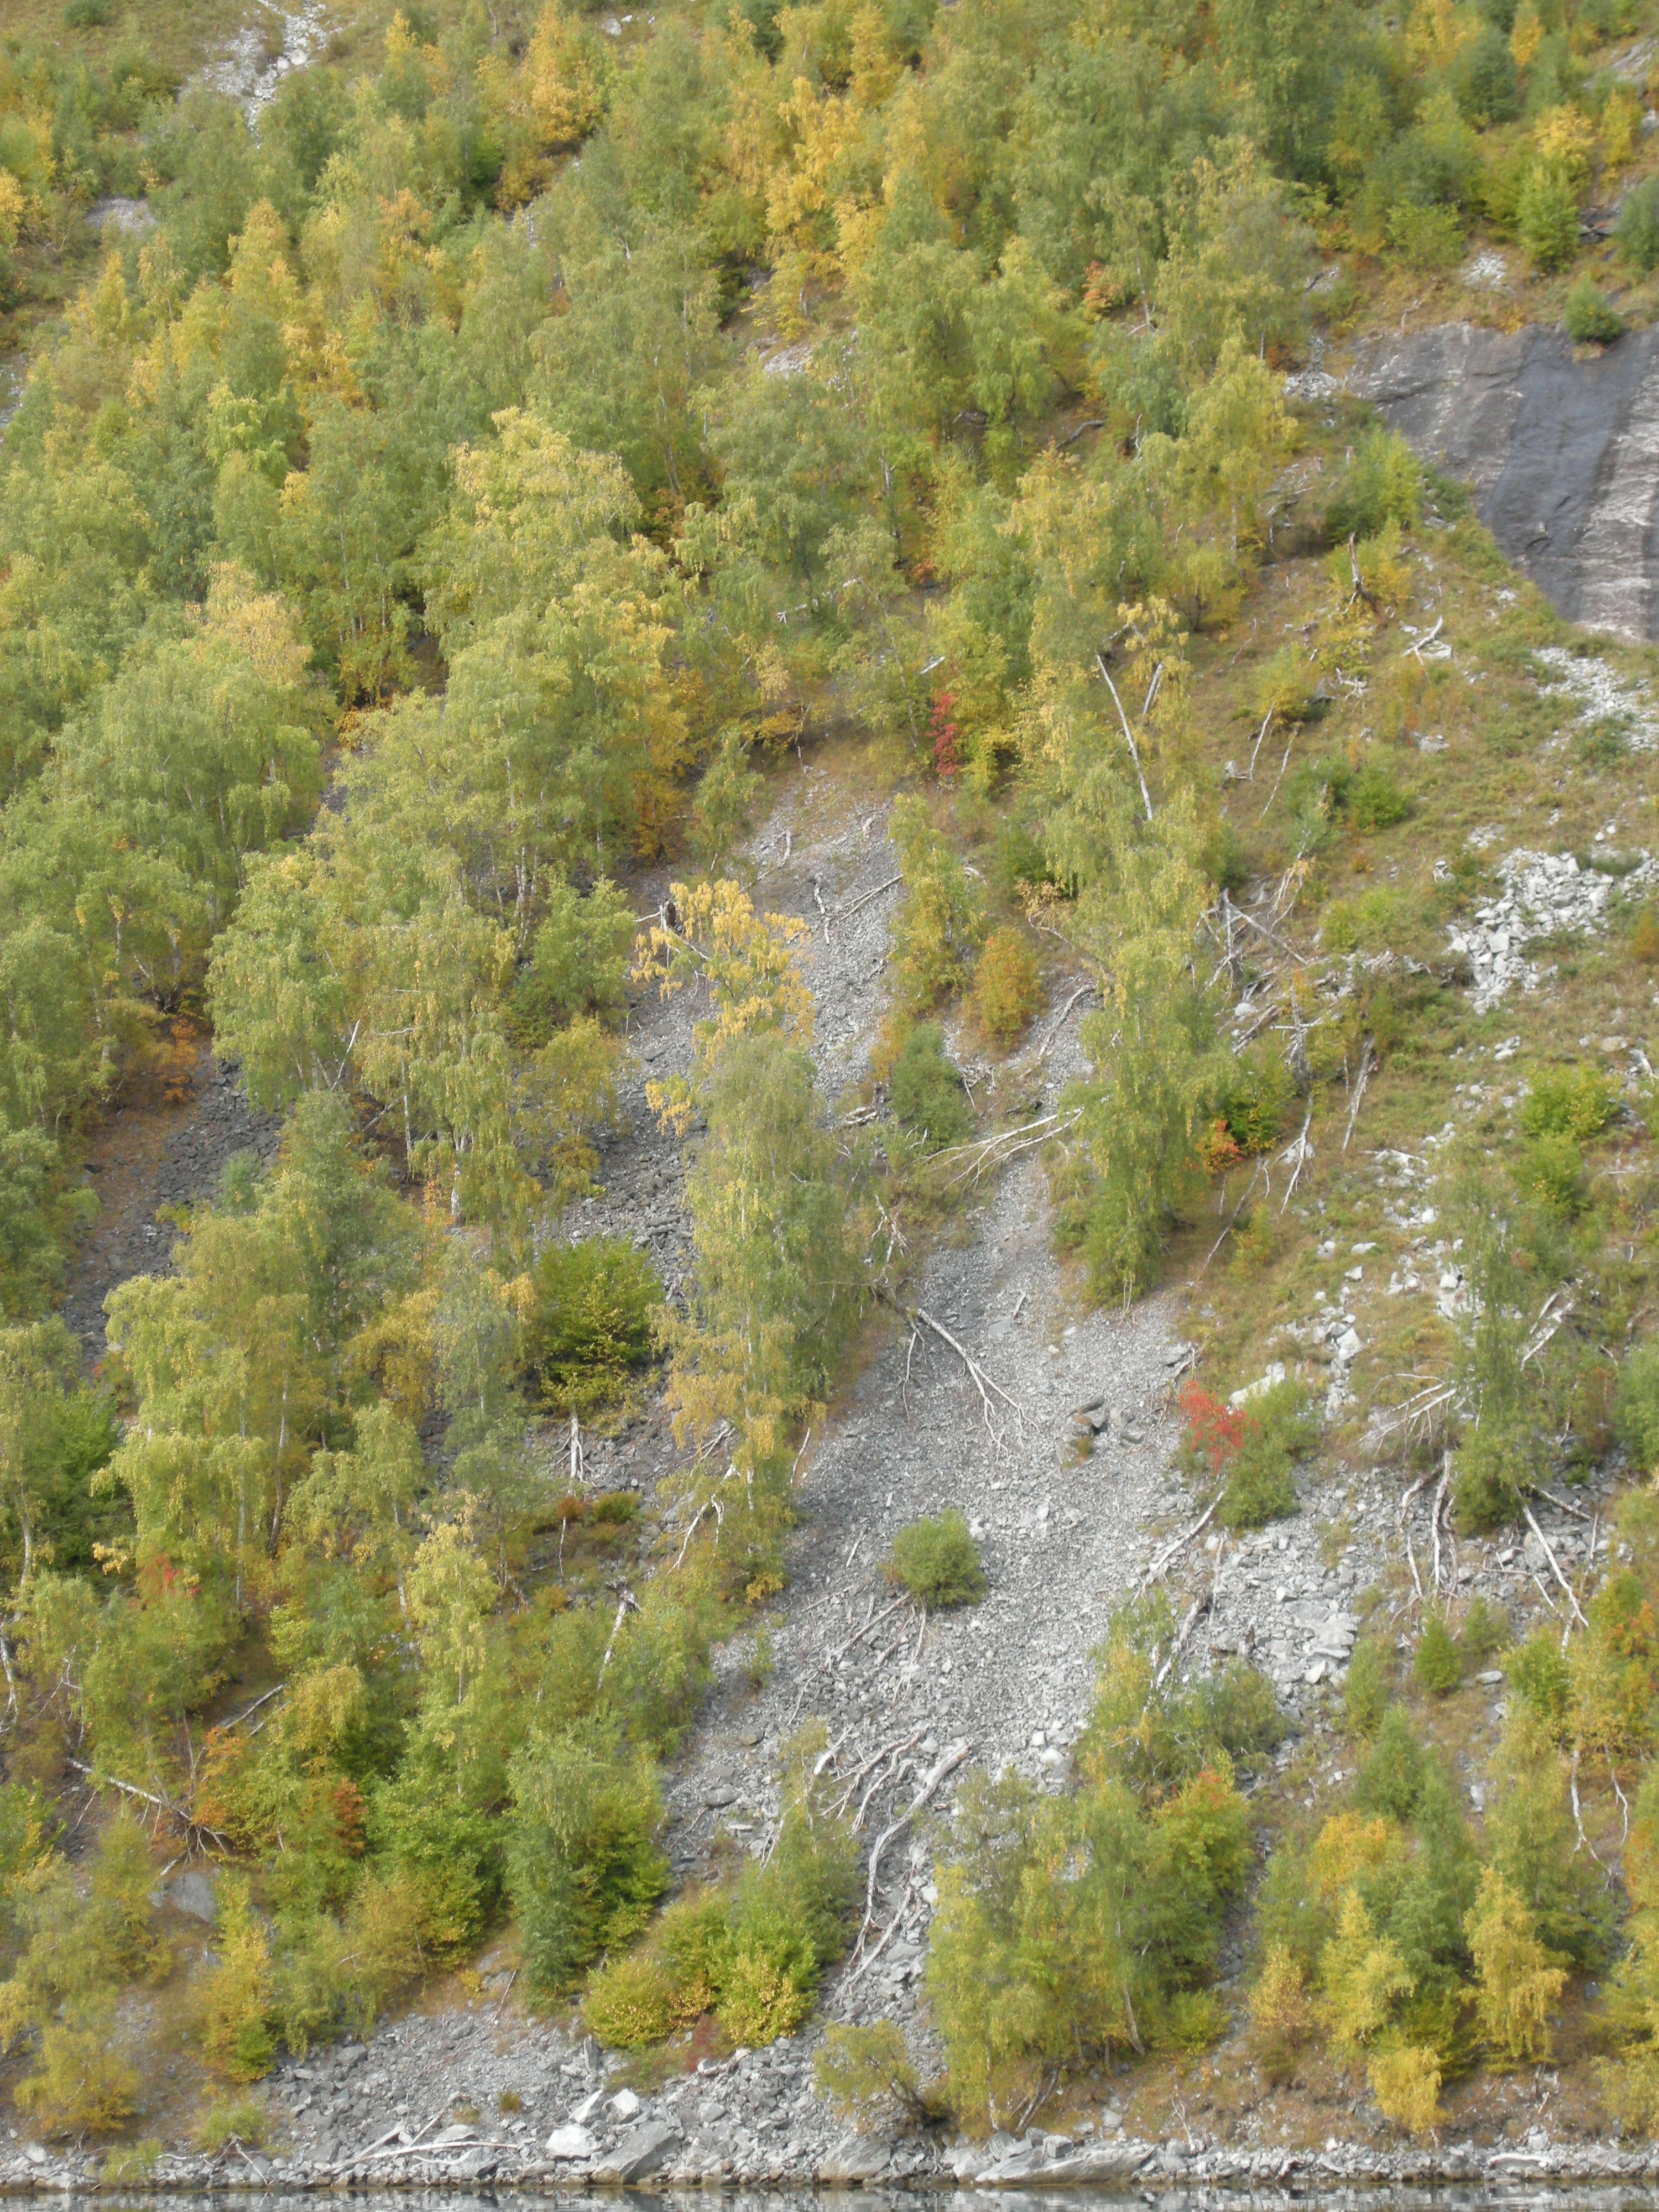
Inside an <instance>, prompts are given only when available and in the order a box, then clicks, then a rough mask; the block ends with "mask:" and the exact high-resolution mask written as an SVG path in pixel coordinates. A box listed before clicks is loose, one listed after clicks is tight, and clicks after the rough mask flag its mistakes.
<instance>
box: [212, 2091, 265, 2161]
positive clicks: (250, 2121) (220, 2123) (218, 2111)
mask: <svg viewBox="0 0 1659 2212" xmlns="http://www.w3.org/2000/svg"><path fill="white" fill-rule="evenodd" d="M269 2139H270V2113H269V2112H267V2111H266V2110H265V2108H264V2106H263V2105H262V2104H261V2103H260V2102H259V2100H258V2098H257V2097H237V2098H234V2099H233V2100H232V2101H231V2102H230V2103H228V2104H214V2105H210V2106H208V2109H207V2111H206V2112H204V2114H203V2116H202V2118H200V2119H199V2120H198V2121H197V2124H196V2147H197V2149H198V2150H206V2151H215V2150H222V2149H223V2148H224V2147H225V2145H226V2144H227V2143H230V2142H239V2143H240V2144H241V2145H242V2146H243V2147H244V2148H245V2149H248V2150H258V2148H259V2146H260V2145H261V2144H262V2143H264V2142H267V2141H269Z"/></svg>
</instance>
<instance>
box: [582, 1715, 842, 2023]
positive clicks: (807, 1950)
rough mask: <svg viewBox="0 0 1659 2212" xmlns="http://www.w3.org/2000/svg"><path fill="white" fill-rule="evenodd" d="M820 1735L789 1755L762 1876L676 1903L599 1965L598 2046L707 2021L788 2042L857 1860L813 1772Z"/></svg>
mask: <svg viewBox="0 0 1659 2212" xmlns="http://www.w3.org/2000/svg"><path fill="white" fill-rule="evenodd" d="M822 1742H823V1737H822V1734H821V1732H820V1733H819V1734H817V1735H814V1736H810V1737H804V1738H802V1739H801V1740H800V1741H799V1742H798V1743H797V1744H796V1745H795V1746H794V1747H793V1752H792V1758H793V1769H794V1771H793V1777H792V1778H791V1780H790V1783H789V1784H788V1789H787V1808H786V1810H785V1814H784V1820H783V1827H782V1832H781V1834H780V1836H779V1838H778V1843H777V1846H776V1849H775V1850H774V1851H773V1853H772V1856H771V1857H770V1858H769V1860H768V1862H767V1863H765V1864H764V1865H757V1864H755V1863H750V1864H749V1865H748V1866H746V1867H745V1868H744V1871H743V1872H742V1874H741V1875H738V1878H737V1880H736V1881H733V1882H732V1883H729V1884H727V1885H726V1886H725V1887H722V1888H720V1889H714V1890H704V1891H702V1892H698V1893H693V1894H690V1895H688V1896H685V1897H683V1898H679V1899H676V1900H675V1902H674V1903H673V1904H672V1905H670V1906H669V1908H668V1910H667V1911H665V1913H664V1914H663V1915H662V1917H661V1918H660V1919H659V1921H658V1923H657V1924H656V1926H655V1927H654V1928H653V1929H652V1931H651V1933H650V1935H649V1936H648V1937H647V1941H646V1942H644V1944H642V1945H641V1947H640V1948H639V1949H638V1950H636V1951H635V1952H633V1953H631V1954H629V1955H628V1956H627V1957H625V1958H621V1959H615V1960H609V1961H607V1962H606V1964H605V1966H602V1967H600V1968H599V1970H598V1971H597V1972H595V1973H594V1975H593V1976H592V1979H591V1980H590V1982H589V1984H588V1991H587V1996H586V1999H585V2000H584V2011H585V2014H586V2020H587V2023H588V2026H589V2027H591V2028H592V2031H593V2033H594V2034H596V2035H597V2036H599V2038H600V2039H601V2040H602V2041H604V2042H606V2043H610V2044H612V2045H616V2046H617V2048H619V2049H625V2050H638V2049H641V2048H643V2047H644V2046H646V2045H649V2044H653V2043H659V2042H660V2041H661V2040H662V2039H663V2037H664V2036H665V2035H667V2034H669V2033H671V2031H672V2030H673V2029H675V2028H677V2027H684V2026H686V2025H687V2024H688V2023H689V2022H690V2021H693V2020H695V2019H696V2018H697V2016H698V2015H700V2014H702V2013H707V2012H712V2013H713V2014H714V2016H715V2018H716V2019H717V2020H718V2021H719V2022H720V2027H722V2028H723V2029H724V2031H725V2032H726V2034H727V2035H728V2036H729V2037H730V2038H731V2039H732V2042H734V2043H743V2044H747V2045H750V2048H751V2049H752V2048H754V2047H756V2046H757V2045H761V2044H765V2043H773V2042H775V2041H776V2040H777V2039H778V2037H780V2036H781V2035H790V2034H793V2033H794V2031H795V2029H796V2028H798V2027H799V2026H800V2024H801V2022H802V2021H804V2020H805V2018H806V2015H807V2014H808V2013H809V2012H810V2011H811V2006H812V1998H813V1993H814V1991H815V1990H816V1989H817V1983H818V1979H819V1977H820V1976H821V1975H822V1973H823V1969H824V1968H825V1967H826V1966H828V1965H829V1963H830V1962H831V1961H832V1960H834V1959H836V1958H837V1957H839V1955H840V1954H841V1952H842V1950H843V1949H844V1948H845V1947H846V1942H847V1916H848V1910H849V1908H850V1906H851V1905H852V1902H853V1899H854V1895H855V1894H856V1888H857V1854H856V1848H855V1846H854V1842H853V1838H852V1836H851V1834H850V1832H849V1831H848V1826H847V1824H846V1822H845V1821H844V1820H839V1819H836V1818H835V1817H833V1816H832V1815H831V1814H830V1813H829V1809H828V1797H827V1787H828V1785H827V1784H824V1782H823V1779H822V1778H820V1777H817V1776H815V1775H814V1773H813V1771H812V1766H813V1763H814V1757H815V1754H816V1753H817V1750H818V1749H819V1748H821V1746H822Z"/></svg>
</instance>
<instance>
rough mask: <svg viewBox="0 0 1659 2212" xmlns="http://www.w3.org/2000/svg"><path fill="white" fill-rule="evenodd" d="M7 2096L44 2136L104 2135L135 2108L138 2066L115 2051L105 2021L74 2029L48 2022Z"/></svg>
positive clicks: (121, 2124)
mask: <svg viewBox="0 0 1659 2212" xmlns="http://www.w3.org/2000/svg"><path fill="white" fill-rule="evenodd" d="M12 2094H13V2096H14V2098H15V2100H16V2104H17V2108H18V2110H19V2111H20V2112H27V2113H28V2114H30V2115H31V2116H32V2117H33V2118H34V2119H35V2120H36V2121H37V2122H38V2124H40V2127H41V2128H42V2129H43V2130H44V2131H45V2132H46V2134H47V2135H52V2136H89V2135H91V2136H101V2135H108V2134H109V2133H111V2131H112V2130H114V2129H116V2128H118V2127H122V2126H124V2125H125V2123H126V2122H127V2121H128V2120H129V2119H131V2117H132V2115H133V2112H135V2111H136V2110H137V2103H138V2094H139V2077H138V2069H137V2067H135V2066H133V2065H131V2063H129V2062H128V2061H127V2060H126V2059H125V2057H123V2056H122V2055H121V2052H120V2051H119V2050H118V2048H117V2047H116V2045H115V2042H114V2039H113V2037H112V2033H111V2031H110V2028H109V2027H108V2026H107V2025H105V2026H100V2027H70V2026H69V2025H67V2024H66V2023H64V2022H63V2021H50V2022H49V2023H48V2024H47V2026H46V2028H45V2029H44V2030H43V2031H42V2033H41V2037H40V2047H39V2049H38V2050H37V2051H36V2052H35V2054H34V2063H33V2067H32V2068H31V2069H30V2070H29V2072H28V2073H27V2074H26V2075H24V2076H23V2078H22V2080H21V2081H19V2082H18V2084H17V2086H16V2087H15V2089H14V2091H13V2092H12Z"/></svg>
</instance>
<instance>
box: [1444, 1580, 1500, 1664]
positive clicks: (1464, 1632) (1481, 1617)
mask: <svg viewBox="0 0 1659 2212" xmlns="http://www.w3.org/2000/svg"><path fill="white" fill-rule="evenodd" d="M1509 1640H1510V1625H1509V1622H1508V1621H1507V1620H1505V1619H1504V1613H1503V1611H1502V1609H1501V1608H1500V1607H1498V1606H1495V1605H1489V1604H1488V1603H1487V1601H1486V1599H1485V1598H1484V1597H1474V1598H1471V1599H1470V1601H1469V1607H1468V1612H1467V1613H1465V1614H1464V1615H1463V1626H1462V1628H1461V1629H1459V1631H1458V1632H1457V1644H1458V1649H1459V1650H1460V1651H1462V1655H1463V1663H1464V1665H1465V1666H1466V1667H1469V1668H1475V1667H1480V1666H1483V1665H1484V1664H1485V1663H1486V1661H1487V1660H1488V1659H1490V1658H1491V1657H1492V1654H1493V1652H1494V1651H1501V1650H1503V1648H1504V1645H1505V1644H1507V1643H1508V1642H1509Z"/></svg>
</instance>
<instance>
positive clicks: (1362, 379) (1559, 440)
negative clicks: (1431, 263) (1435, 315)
mask: <svg viewBox="0 0 1659 2212" xmlns="http://www.w3.org/2000/svg"><path fill="white" fill-rule="evenodd" d="M1349 386H1350V389H1351V390H1352V391H1353V392H1355V393H1356V394H1358V396H1359V397H1360V398H1364V399H1369V400H1370V401H1371V402H1372V403H1373V404H1374V405H1376V407H1377V409H1378V410H1380V411H1381V413H1382V415H1383V417H1384V419H1385V420H1386V421H1387V422H1389V423H1390V424H1391V425H1392V426H1393V427H1394V428H1395V429H1397V430H1398V431H1400V432H1401V435H1403V436H1404V437H1406V438H1407V440H1408V441H1410V443H1411V444H1412V446H1413V447H1414V448H1415V449H1416V451H1417V452H1418V453H1420V454H1421V455H1422V456H1423V458H1424V459H1425V460H1428V461H1431V462H1432V463H1433V464H1434V465H1435V466H1436V467H1437V468H1439V469H1442V470H1443V471H1445V473H1446V474H1447V475H1449V476H1453V477H1461V478H1462V479H1463V480H1464V481H1466V482H1467V483H1469V484H1470V485H1471V486H1472V488H1473V489H1474V499H1475V505H1476V508H1477V510H1478V512H1479V513H1480V519H1481V520H1482V521H1483V522H1485V523H1486V526H1487V527H1488V528H1489V529H1490V530H1491V532H1492V535H1493V537H1494V538H1496V539H1497V540H1498V544H1500V545H1501V546H1502V547H1503V549H1504V551H1505V552H1506V553H1507V554H1508V555H1509V556H1510V558H1511V559H1512V560H1514V561H1515V562H1517V563H1518V564H1519V566H1520V567H1521V568H1523V569H1524V570H1525V571H1526V573H1527V574H1528V575H1529V576H1530V577H1531V578H1532V579H1533V580H1534V582H1535V583H1537V584H1538V585H1539V586H1540V587H1541V589H1542V590H1543V591H1544V592H1547V594H1548V596H1549V598H1550V599H1551V601H1552V602H1553V605H1555V606H1556V607H1557V608H1558V609H1559V611H1560V612H1561V613H1562V614H1563V615H1565V617H1568V619H1569V620H1571V621H1573V622H1578V623H1583V624H1585V625H1586V626H1587V627H1588V628H1589V629H1599V630H1605V631H1608V632H1611V633H1612V634H1613V635H1617V636H1620V637H1627V638H1635V639H1642V638H1653V637H1659V331H1633V332H1632V333H1631V334H1630V335H1629V336H1627V337H1623V338H1620V340H1619V341H1618V343H1616V344H1613V345H1612V346H1609V347H1608V348H1607V349H1606V350H1605V351H1604V352H1601V353H1600V354H1591V353H1589V351H1588V350H1587V349H1575V348H1574V346H1573V344H1572V343H1571V340H1570V339H1569V338H1568V337H1567V336H1566V335H1565V332H1564V331H1559V330H1542V329H1527V330H1521V331H1492V330H1482V329H1480V328H1478V327H1477V326H1476V325H1474V324H1472V323H1445V324H1442V325H1439V326H1437V328H1435V329H1432V330H1427V331H1416V332H1413V334H1412V335H1411V336H1410V337H1402V338H1397V339H1383V340H1374V341H1372V342H1371V343H1369V344H1368V345H1367V346H1365V347H1364V348H1362V349H1361V352H1360V354H1359V356H1358V361H1357V362H1356V364H1355V367H1354V369H1353V372H1352V375H1351V376H1350V378H1349Z"/></svg>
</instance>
